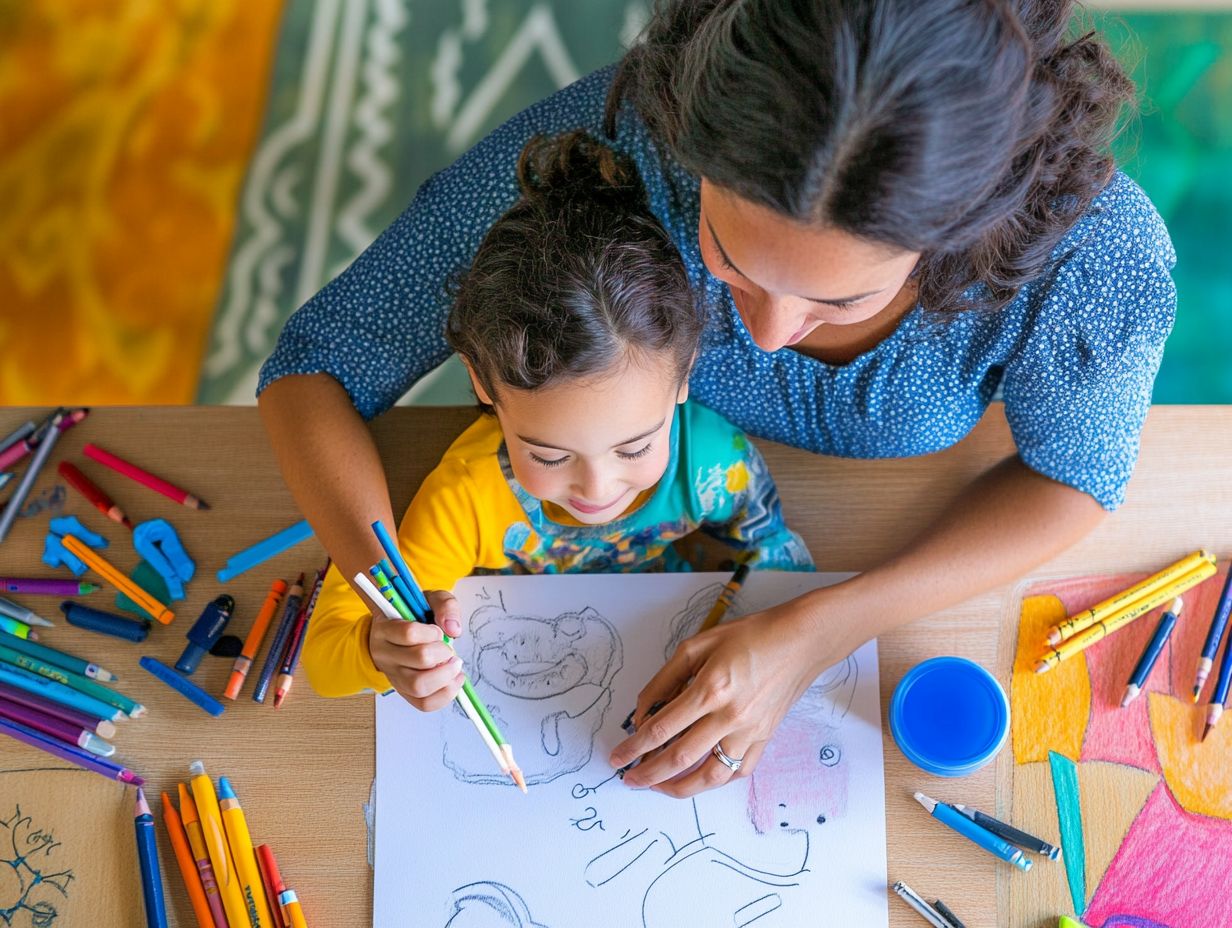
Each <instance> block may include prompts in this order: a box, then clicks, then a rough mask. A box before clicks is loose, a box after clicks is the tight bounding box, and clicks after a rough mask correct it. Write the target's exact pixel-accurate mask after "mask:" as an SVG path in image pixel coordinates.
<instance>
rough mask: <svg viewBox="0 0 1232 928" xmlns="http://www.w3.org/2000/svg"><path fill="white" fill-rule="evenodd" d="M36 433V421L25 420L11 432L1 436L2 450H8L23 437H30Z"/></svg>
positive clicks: (0, 450) (0, 444) (0, 447)
mask: <svg viewBox="0 0 1232 928" xmlns="http://www.w3.org/2000/svg"><path fill="white" fill-rule="evenodd" d="M33 434H34V423H33V422H23V423H22V424H21V425H19V426H17V428H15V429H14V430H13V431H11V432H9V433H8V434H7V435H5V436H4V438H0V452H3V451H7V450H8V449H9V448H11V447H12V446H13V445H15V444H17V443H18V442H19V441H21V440H22V439H23V438H28V437H29V436H31V435H33Z"/></svg>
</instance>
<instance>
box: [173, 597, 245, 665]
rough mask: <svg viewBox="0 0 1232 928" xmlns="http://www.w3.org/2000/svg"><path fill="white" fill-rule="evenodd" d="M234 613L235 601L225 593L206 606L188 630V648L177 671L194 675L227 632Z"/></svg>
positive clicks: (178, 663)
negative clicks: (204, 658) (202, 661)
mask: <svg viewBox="0 0 1232 928" xmlns="http://www.w3.org/2000/svg"><path fill="white" fill-rule="evenodd" d="M234 611H235V600H234V599H232V598H231V597H230V596H227V595H226V594H225V593H224V594H223V595H222V596H219V597H218V598H217V599H215V600H214V601H213V602H212V603H210V604H209V605H208V606H206V607H205V609H204V610H203V611H202V613H201V616H200V618H198V619H197V621H196V622H194V623H193V626H192V628H190V629H189V630H188V634H187V636H186V637H187V638H188V647H186V648H185V649H184V653H183V654H181V655H180V659H179V660H178V661H176V662H175V669H176V670H178V671H179V672H180V673H183V674H191V673H193V672H194V671H195V670H196V669H197V665H198V664H200V663H201V658H203V657H205V655H206V654H208V653H209V650H210V648H212V647H214V645H215V644H216V643H217V641H218V639H219V638H221V637H222V633H223V632H224V631H226V628H227V623H228V622H230V621H231V613H232V612H234Z"/></svg>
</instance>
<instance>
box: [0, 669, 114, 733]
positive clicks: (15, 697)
mask: <svg viewBox="0 0 1232 928" xmlns="http://www.w3.org/2000/svg"><path fill="white" fill-rule="evenodd" d="M5 702H7V703H14V704H16V705H19V706H25V707H26V708H27V709H33V710H35V711H36V712H41V713H43V714H44V715H50V716H52V717H53V718H57V719H60V721H62V722H67V723H69V724H70V725H80V726H81V727H82V728H86V729H89V730H90V731H92V732H94V734H96V735H98V736H99V737H100V738H113V737H115V733H116V727H115V723H114V722H109V721H108V720H107V719H100V718H99V717H98V716H95V715H90V713H88V712H81V711H79V710H77V709H72V708H69V707H68V706H62V705H60V704H59V703H58V702H55V701H54V700H51V699H44V698H43V697H41V696H36V695H35V694H34V693H27V692H26V691H25V690H19V689H18V688H17V687H15V686H9V685H8V684H7V683H0V703H5Z"/></svg>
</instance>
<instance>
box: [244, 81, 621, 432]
mask: <svg viewBox="0 0 1232 928" xmlns="http://www.w3.org/2000/svg"><path fill="white" fill-rule="evenodd" d="M611 77H612V69H611V68H607V69H604V70H602V71H597V72H595V73H594V74H591V75H589V76H588V77H585V78H583V79H582V80H580V81H578V82H576V83H575V84H572V85H570V86H569V87H566V88H565V89H563V90H561V91H560V92H558V93H556V94H553V95H552V96H551V97H548V98H547V99H545V100H543V101H541V102H539V103H537V104H535V105H534V106H532V107H530V108H528V109H526V110H524V111H522V112H521V113H519V114H518V115H516V116H514V117H513V118H512V119H510V120H509V121H508V122H506V123H505V124H503V125H502V126H500V127H499V128H498V129H496V130H495V131H493V132H492V133H491V134H490V135H488V136H487V137H485V138H484V139H483V140H481V141H480V142H479V143H478V144H476V145H475V147H474V148H472V149H471V150H470V151H468V152H467V153H466V154H464V155H463V156H462V157H461V158H459V159H458V160H457V161H456V162H454V164H453V165H451V166H450V167H448V168H446V169H445V170H443V171H441V172H440V173H438V174H436V175H434V176H433V177H431V178H429V179H428V181H426V182H425V183H424V184H423V186H422V187H420V189H419V191H418V193H416V195H415V198H414V200H412V202H411V205H410V206H409V207H408V208H407V209H406V211H405V212H403V213H402V215H400V216H399V217H398V218H397V219H396V220H395V221H394V223H393V224H392V225H391V226H389V228H387V229H386V230H385V231H384V232H382V233H381V235H380V236H379V237H378V238H377V239H376V241H375V242H373V243H372V245H371V246H369V247H368V249H367V250H366V251H364V252H363V254H361V255H360V256H359V257H358V258H356V259H355V261H354V262H353V263H352V264H351V265H350V267H348V268H347V269H346V270H344V271H343V272H342V273H341V274H339V275H338V276H337V277H336V278H334V279H333V280H332V281H330V283H328V284H327V285H326V286H325V287H324V288H323V289H322V290H321V291H320V292H319V293H317V294H316V295H315V296H314V297H312V298H311V299H310V300H309V301H308V302H307V303H305V304H304V305H303V306H302V307H300V308H299V310H297V311H296V312H295V313H294V314H293V315H292V316H291V318H290V319H289V320H288V321H287V324H286V326H285V327H284V328H283V331H282V333H281V335H280V336H279V339H278V343H277V344H276V345H275V347H274V351H273V353H272V354H271V355H270V357H269V358H268V359H267V360H266V362H265V364H264V365H263V366H262V368H261V374H260V378H259V381H258V385H257V392H258V394H259V393H260V392H262V391H263V390H264V389H265V388H266V387H268V386H269V385H270V384H271V383H273V382H274V381H275V380H278V379H279V378H281V377H285V376H287V375H290V374H314V373H326V374H329V375H330V376H331V377H333V378H334V379H335V380H337V381H338V382H339V383H340V384H341V385H342V386H343V388H344V389H345V390H346V391H347V393H348V395H349V396H350V398H351V401H352V403H354V405H355V408H356V409H357V410H358V411H359V413H360V414H361V415H362V416H363V417H364V418H365V419H370V418H372V417H373V416H376V415H378V414H380V413H382V412H384V411H385V410H386V409H389V408H390V407H391V406H393V405H394V403H396V402H397V401H398V399H399V398H400V397H401V396H402V395H403V394H404V393H405V392H406V391H407V390H408V389H410V387H411V386H412V385H413V384H414V383H415V382H416V381H417V380H419V379H420V378H421V377H423V376H424V375H425V374H427V373H428V372H429V371H431V370H432V369H433V368H435V367H437V366H438V365H439V364H441V363H442V362H443V361H444V360H445V359H446V358H448V357H449V353H450V352H449V347H448V345H447V344H446V342H445V319H446V316H447V315H448V311H449V296H448V290H449V286H448V285H449V281H450V279H451V278H452V276H453V275H454V274H455V273H456V272H457V271H459V270H461V269H462V268H464V267H466V266H467V265H468V264H469V263H470V261H471V259H472V258H473V257H474V254H475V251H476V250H477V249H478V248H479V244H480V243H481V242H482V241H483V237H484V236H485V235H486V234H487V231H488V229H489V228H490V227H491V226H492V223H493V222H495V221H496V219H497V217H499V216H500V215H501V214H502V213H503V212H504V211H505V210H507V209H508V208H509V207H510V206H511V205H512V204H513V202H514V200H515V199H516V196H517V181H516V170H517V162H518V155H519V153H520V152H521V150H522V147H523V146H524V145H525V144H526V142H527V141H528V140H529V139H530V138H531V137H532V136H534V135H536V134H553V133H558V132H563V131H566V130H569V129H579V128H580V129H586V130H588V131H590V132H592V133H593V134H598V133H599V132H600V131H601V130H602V123H603V107H604V101H605V99H606V96H607V88H608V87H609V85H610V83H611Z"/></svg>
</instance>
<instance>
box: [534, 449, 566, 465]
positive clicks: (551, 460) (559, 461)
mask: <svg viewBox="0 0 1232 928" xmlns="http://www.w3.org/2000/svg"><path fill="white" fill-rule="evenodd" d="M527 453H528V454H529V455H530V459H531V460H532V461H534V462H535V463H536V464H542V465H543V466H544V467H560V465H561V464H564V463H565V461H567V460H569V455H567V454H566V455H565V456H564V457H563V458H541V457H539V455H537V454H535V452H533V451H529V452H527Z"/></svg>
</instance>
